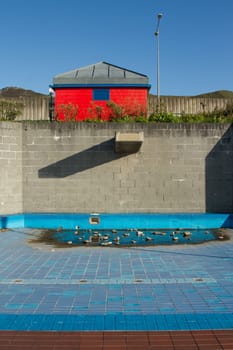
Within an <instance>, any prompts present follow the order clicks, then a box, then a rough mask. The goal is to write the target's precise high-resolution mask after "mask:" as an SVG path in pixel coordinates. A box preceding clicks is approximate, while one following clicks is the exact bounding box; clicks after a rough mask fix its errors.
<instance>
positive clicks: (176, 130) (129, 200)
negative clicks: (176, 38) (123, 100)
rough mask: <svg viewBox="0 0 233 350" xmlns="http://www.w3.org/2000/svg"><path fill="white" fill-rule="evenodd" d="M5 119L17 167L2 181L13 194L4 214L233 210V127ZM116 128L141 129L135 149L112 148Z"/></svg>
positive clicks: (11, 165)
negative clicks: (14, 174)
mask: <svg viewBox="0 0 233 350" xmlns="http://www.w3.org/2000/svg"><path fill="white" fill-rule="evenodd" d="M4 124H6V127H5V129H4V128H3V129H1V130H2V131H1V134H0V142H1V141H3V136H4V137H6V136H7V135H6V130H8V132H9V136H10V133H12V129H11V127H7V125H9V124H10V125H13V126H12V128H13V130H14V134H15V136H14V137H16V139H17V142H18V150H17V152H18V155H17V157H16V159H14V162H13V163H15V165H16V167H18V168H19V172H18V173H17V174H18V175H17V177H16V182H14V181H12V180H11V179H10V180H9V181H7V176H5V180H4V182H3V183H4V184H5V188H6V190H5V191H7V192H9V193H13V192H14V190H13V189H15V187H17V191H18V192H19V193H18V194H17V192H16V197H15V198H16V201H15V200H14V197H9V198H10V199H9V201H8V202H9V203H8V206H5V205H2V206H1V211H2V212H4V210H5V213H6V212H8V213H9V212H15V211H17V210H18V211H23V212H173V213H174V212H176V213H179V212H206V211H207V212H232V211H233V204H232V199H233V186H232V184H233V182H232V180H233V167H232V165H233V151H232V145H233V133H232V126H231V125H228V124H227V125H224V124H219V125H218V124H193V125H192V124H187V125H185V124H157V123H156V124H152V123H150V124H140V123H138V124H137V123H135V124H115V123H100V124H88V123H52V124H50V123H48V122H38V123H27V122H24V123H22V124H17V123H13V124H11V123H4ZM119 131H120V132H124V133H126V132H139V131H143V132H144V142H143V145H142V147H141V149H140V151H139V152H137V153H134V154H118V153H115V151H114V138H115V134H116V132H119ZM4 142H5V141H4ZM0 144H1V143H0ZM2 144H4V143H3V142H2ZM11 147H13V146H11ZM16 148H17V147H16ZM12 152H14V151H13V149H12ZM7 162H9V164H8V173H10V172H11V171H10V169H12V171H14V170H13V169H14V167H15V165H14V164H13V163H12V161H10V158H9V159H7ZM20 164H21V165H20ZM9 166H10V169H9ZM17 184H18V186H17ZM3 187H4V186H2V188H3ZM20 191H21V197H20ZM20 198H21V203H20ZM1 201H2V200H1ZM3 202H5V201H3ZM17 203H18V205H16V204H17Z"/></svg>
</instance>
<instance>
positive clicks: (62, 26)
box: [0, 0, 233, 95]
mask: <svg viewBox="0 0 233 350" xmlns="http://www.w3.org/2000/svg"><path fill="white" fill-rule="evenodd" d="M159 12H162V13H163V18H162V20H161V23H160V75H161V83H160V90H161V95H197V94H200V93H203V92H210V91H216V90H233V64H232V62H233V42H232V41H233V40H232V39H233V21H232V18H233V0H221V1H217V0H157V1H156V0H117V1H115V0H98V1H97V0H38V1H37V0H7V1H2V2H1V12H0V33H1V39H0V88H3V87H6V86H17V87H22V88H25V89H31V90H34V91H37V92H42V93H46V94H47V93H48V86H49V84H50V83H51V82H52V79H53V76H54V75H57V74H60V73H63V72H67V71H69V70H72V69H75V68H79V67H83V66H86V65H89V64H93V63H96V62H99V61H107V62H109V63H112V64H115V65H118V66H121V67H124V68H127V69H130V70H134V71H136V72H139V73H143V74H146V75H148V76H149V79H150V84H151V85H152V88H151V93H156V91H157V90H156V80H157V73H156V64H157V63H156V62H157V58H156V50H157V49H156V47H157V43H156V37H155V36H154V32H155V29H156V24H157V14H158V13H159Z"/></svg>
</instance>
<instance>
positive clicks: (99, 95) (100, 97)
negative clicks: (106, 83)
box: [93, 89, 110, 101]
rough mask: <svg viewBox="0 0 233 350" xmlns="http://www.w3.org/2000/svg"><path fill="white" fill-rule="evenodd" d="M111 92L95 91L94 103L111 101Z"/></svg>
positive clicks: (106, 90)
mask: <svg viewBox="0 0 233 350" xmlns="http://www.w3.org/2000/svg"><path fill="white" fill-rule="evenodd" d="M109 97H110V91H109V89H93V100H94V101H109Z"/></svg>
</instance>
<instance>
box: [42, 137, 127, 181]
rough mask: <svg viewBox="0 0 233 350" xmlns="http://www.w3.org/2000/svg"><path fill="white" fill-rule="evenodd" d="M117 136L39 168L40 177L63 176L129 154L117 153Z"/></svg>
mask: <svg viewBox="0 0 233 350" xmlns="http://www.w3.org/2000/svg"><path fill="white" fill-rule="evenodd" d="M114 146H115V138H112V139H110V140H107V141H105V142H102V143H100V144H98V145H95V146H93V147H90V148H88V149H86V150H84V151H82V152H79V153H76V154H74V155H72V156H70V157H67V158H65V159H62V160H60V161H58V162H56V163H52V164H50V165H48V166H46V167H44V168H41V169H39V171H38V176H39V178H63V177H66V176H70V175H73V174H76V173H80V172H82V171H85V170H87V169H91V168H94V167H96V166H98V165H102V164H105V163H108V162H111V161H113V160H116V159H119V158H122V157H124V156H127V155H128V153H119V154H118V153H115V152H114Z"/></svg>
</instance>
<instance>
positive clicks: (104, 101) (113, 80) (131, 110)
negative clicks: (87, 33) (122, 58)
mask: <svg viewBox="0 0 233 350" xmlns="http://www.w3.org/2000/svg"><path fill="white" fill-rule="evenodd" d="M51 87H52V88H53V90H54V92H55V117H56V118H57V119H59V120H85V119H96V118H99V119H102V120H110V119H111V120H112V119H114V118H117V117H121V116H125V115H131V116H136V115H143V114H146V112H147V102H148V91H149V89H150V85H149V84H148V77H147V76H146V75H143V74H140V73H136V72H134V71H131V70H128V69H125V68H122V67H118V66H115V65H112V64H109V63H107V62H99V63H96V64H93V65H89V66H86V67H83V68H78V69H75V70H72V71H69V72H66V73H63V74H59V75H56V76H55V77H54V79H53V85H51Z"/></svg>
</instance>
